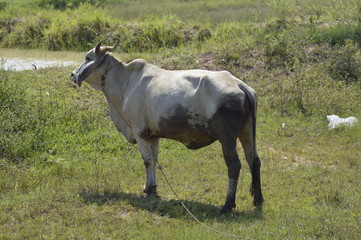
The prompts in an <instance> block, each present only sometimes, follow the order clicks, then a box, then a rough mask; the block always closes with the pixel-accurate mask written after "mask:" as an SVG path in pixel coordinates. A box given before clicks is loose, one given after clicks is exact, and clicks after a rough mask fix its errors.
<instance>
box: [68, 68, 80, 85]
mask: <svg viewBox="0 0 361 240" xmlns="http://www.w3.org/2000/svg"><path fill="white" fill-rule="evenodd" d="M70 80H71V81H72V82H73V83H76V84H77V85H79V83H78V74H76V73H75V71H74V72H72V73H71V74H70Z"/></svg>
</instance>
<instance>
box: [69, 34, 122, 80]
mask: <svg viewBox="0 0 361 240" xmlns="http://www.w3.org/2000/svg"><path fill="white" fill-rule="evenodd" d="M101 43H102V42H101V41H100V42H99V43H98V45H97V46H96V47H95V48H93V49H92V50H90V51H89V52H87V54H86V56H85V59H84V60H83V62H82V63H81V64H80V66H79V67H78V68H77V69H75V70H74V71H73V72H72V73H71V80H72V81H73V82H75V83H77V84H78V85H79V87H80V86H81V84H82V82H83V81H86V80H87V81H89V82H92V83H98V84H101V81H102V80H101V78H102V76H103V75H104V74H105V72H106V64H104V63H105V62H106V61H105V60H106V59H107V57H109V53H110V52H112V51H114V50H115V49H116V48H117V47H118V45H119V40H117V42H116V43H115V44H114V46H112V47H109V46H106V47H101Z"/></svg>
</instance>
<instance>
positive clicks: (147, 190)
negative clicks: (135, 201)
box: [143, 186, 157, 196]
mask: <svg viewBox="0 0 361 240" xmlns="http://www.w3.org/2000/svg"><path fill="white" fill-rule="evenodd" d="M143 192H144V193H146V194H147V195H148V196H156V195H157V186H150V187H146V188H144V189H143Z"/></svg>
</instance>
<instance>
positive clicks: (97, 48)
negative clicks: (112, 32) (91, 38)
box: [95, 41, 102, 55]
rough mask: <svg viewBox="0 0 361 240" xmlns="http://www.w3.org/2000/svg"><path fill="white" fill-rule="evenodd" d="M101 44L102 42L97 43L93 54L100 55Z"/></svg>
mask: <svg viewBox="0 0 361 240" xmlns="http://www.w3.org/2000/svg"><path fill="white" fill-rule="evenodd" d="M101 44H102V41H100V42H99V43H98V45H97V46H96V47H95V54H96V55H98V54H99V53H100V45H101Z"/></svg>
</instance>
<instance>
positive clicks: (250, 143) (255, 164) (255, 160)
mask: <svg viewBox="0 0 361 240" xmlns="http://www.w3.org/2000/svg"><path fill="white" fill-rule="evenodd" d="M248 123H249V122H248ZM247 125H248V126H247ZM254 136H255V135H254V134H253V132H252V127H251V126H250V124H247V123H246V124H245V126H244V128H243V131H242V132H241V134H240V136H239V139H240V141H241V143H242V146H243V149H244V153H245V157H246V160H247V163H248V165H249V168H250V171H251V175H252V183H251V187H250V191H251V194H252V196H253V197H254V199H253V204H254V205H255V206H261V205H262V203H263V196H262V191H261V173H260V168H261V161H260V159H259V157H258V154H257V151H256V147H255V146H254V144H255V141H254V140H253V137H254Z"/></svg>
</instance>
